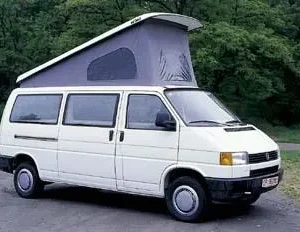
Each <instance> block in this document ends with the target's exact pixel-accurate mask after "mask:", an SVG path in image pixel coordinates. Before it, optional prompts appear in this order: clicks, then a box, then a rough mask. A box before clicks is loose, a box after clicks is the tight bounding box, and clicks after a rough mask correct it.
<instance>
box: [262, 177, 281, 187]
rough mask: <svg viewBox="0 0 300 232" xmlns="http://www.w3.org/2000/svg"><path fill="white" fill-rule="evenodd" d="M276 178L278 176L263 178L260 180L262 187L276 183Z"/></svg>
mask: <svg viewBox="0 0 300 232" xmlns="http://www.w3.org/2000/svg"><path fill="white" fill-rule="evenodd" d="M278 180H279V178H278V176H275V177H271V178H266V179H263V180H262V187H263V188H268V187H272V186H275V185H278Z"/></svg>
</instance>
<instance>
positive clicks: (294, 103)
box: [0, 0, 300, 125]
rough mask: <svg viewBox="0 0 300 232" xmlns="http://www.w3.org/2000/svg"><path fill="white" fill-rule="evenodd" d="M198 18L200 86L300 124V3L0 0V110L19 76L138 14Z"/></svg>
mask: <svg viewBox="0 0 300 232" xmlns="http://www.w3.org/2000/svg"><path fill="white" fill-rule="evenodd" d="M153 11H159V12H173V13H179V14H185V15H189V16H192V17H195V18H198V19H200V20H201V21H202V22H203V23H204V25H205V27H204V28H203V29H202V30H199V31H196V32H194V33H192V34H191V35H190V41H191V51H192V58H193V63H194V69H195V73H196V76H197V81H198V84H199V86H200V87H201V88H203V89H206V90H209V91H213V92H214V93H215V94H216V95H218V96H219V97H220V98H221V99H222V100H223V101H225V103H227V104H228V105H229V106H230V107H231V108H232V109H233V110H234V111H236V112H237V114H238V115H239V116H240V117H241V118H259V119H262V120H267V121H269V122H271V123H273V124H277V125H278V124H282V125H291V124H297V123H300V60H299V58H300V40H299V39H300V30H299V27H300V0H149V1H141V0H51V1H49V0H0V109H1V108H2V107H3V104H4V103H5V101H6V99H7V97H8V95H9V93H10V91H11V90H12V89H13V88H15V87H16V86H15V80H16V78H17V76H18V75H19V74H21V73H23V72H25V71H27V70H30V69H32V68H34V67H35V66H37V65H39V64H42V63H43V62H45V61H47V60H49V59H51V58H54V57H56V56H58V55H60V54H61V53H63V52H66V51H68V50H69V49H71V48H73V47H75V46H77V45H80V44H81V43H83V42H85V41H87V40H89V39H91V38H93V37H95V36H98V35H99V34H101V33H103V32H105V31H107V30H108V29H111V28H113V27H115V26H117V25H119V24H121V23H123V22H125V21H127V20H129V19H131V18H133V17H136V16H137V15H139V14H142V13H146V12H153Z"/></svg>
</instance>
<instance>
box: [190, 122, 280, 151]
mask: <svg viewBox="0 0 300 232" xmlns="http://www.w3.org/2000/svg"><path fill="white" fill-rule="evenodd" d="M190 128H191V127H190ZM191 129H192V130H193V132H194V133H193V134H195V135H196V136H197V140H198V141H199V140H203V139H204V140H205V142H206V150H211V151H223V152H240V151H246V152H248V153H249V154H255V153H260V152H267V151H273V150H278V145H277V144H276V143H275V142H274V141H273V140H272V139H271V138H270V137H269V136H267V135H266V134H265V133H263V132H262V131H261V130H259V129H258V128H256V127H254V126H252V125H247V126H232V127H192V128H191ZM200 143H201V142H200ZM198 144H199V143H198ZM201 147H203V146H201ZM194 148H196V147H194ZM199 148H200V147H198V149H199ZM199 150H202V149H199Z"/></svg>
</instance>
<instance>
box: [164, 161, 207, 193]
mask: <svg viewBox="0 0 300 232" xmlns="http://www.w3.org/2000/svg"><path fill="white" fill-rule="evenodd" d="M182 176H190V177H194V178H195V179H197V180H199V181H200V183H201V184H202V185H203V187H204V188H205V189H206V190H207V189H208V186H207V183H206V180H205V177H204V175H203V173H202V172H201V171H200V170H198V169H196V168H194V167H190V166H178V165H174V166H171V167H168V168H167V169H166V170H165V172H164V173H163V175H162V178H161V182H160V193H161V194H162V195H163V196H164V195H165V191H166V189H167V187H168V185H169V184H170V183H171V182H172V181H174V180H175V179H177V178H179V177H182Z"/></svg>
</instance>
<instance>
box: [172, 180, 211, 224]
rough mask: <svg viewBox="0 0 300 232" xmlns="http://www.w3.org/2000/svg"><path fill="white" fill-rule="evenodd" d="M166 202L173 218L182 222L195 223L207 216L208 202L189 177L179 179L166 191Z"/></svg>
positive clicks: (198, 185)
mask: <svg viewBox="0 0 300 232" xmlns="http://www.w3.org/2000/svg"><path fill="white" fill-rule="evenodd" d="M166 202H167V206H168V209H169V212H170V213H171V215H172V216H173V217H175V218H176V219H178V220H180V221H184V222H197V221H200V220H202V219H204V218H205V217H206V216H207V212H208V206H209V200H208V197H207V194H206V192H205V191H204V189H203V187H202V186H201V184H200V183H199V181H197V180H195V179H194V178H191V177H180V178H178V179H177V180H175V181H174V182H172V183H171V184H170V186H169V187H168V188H167V191H166Z"/></svg>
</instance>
